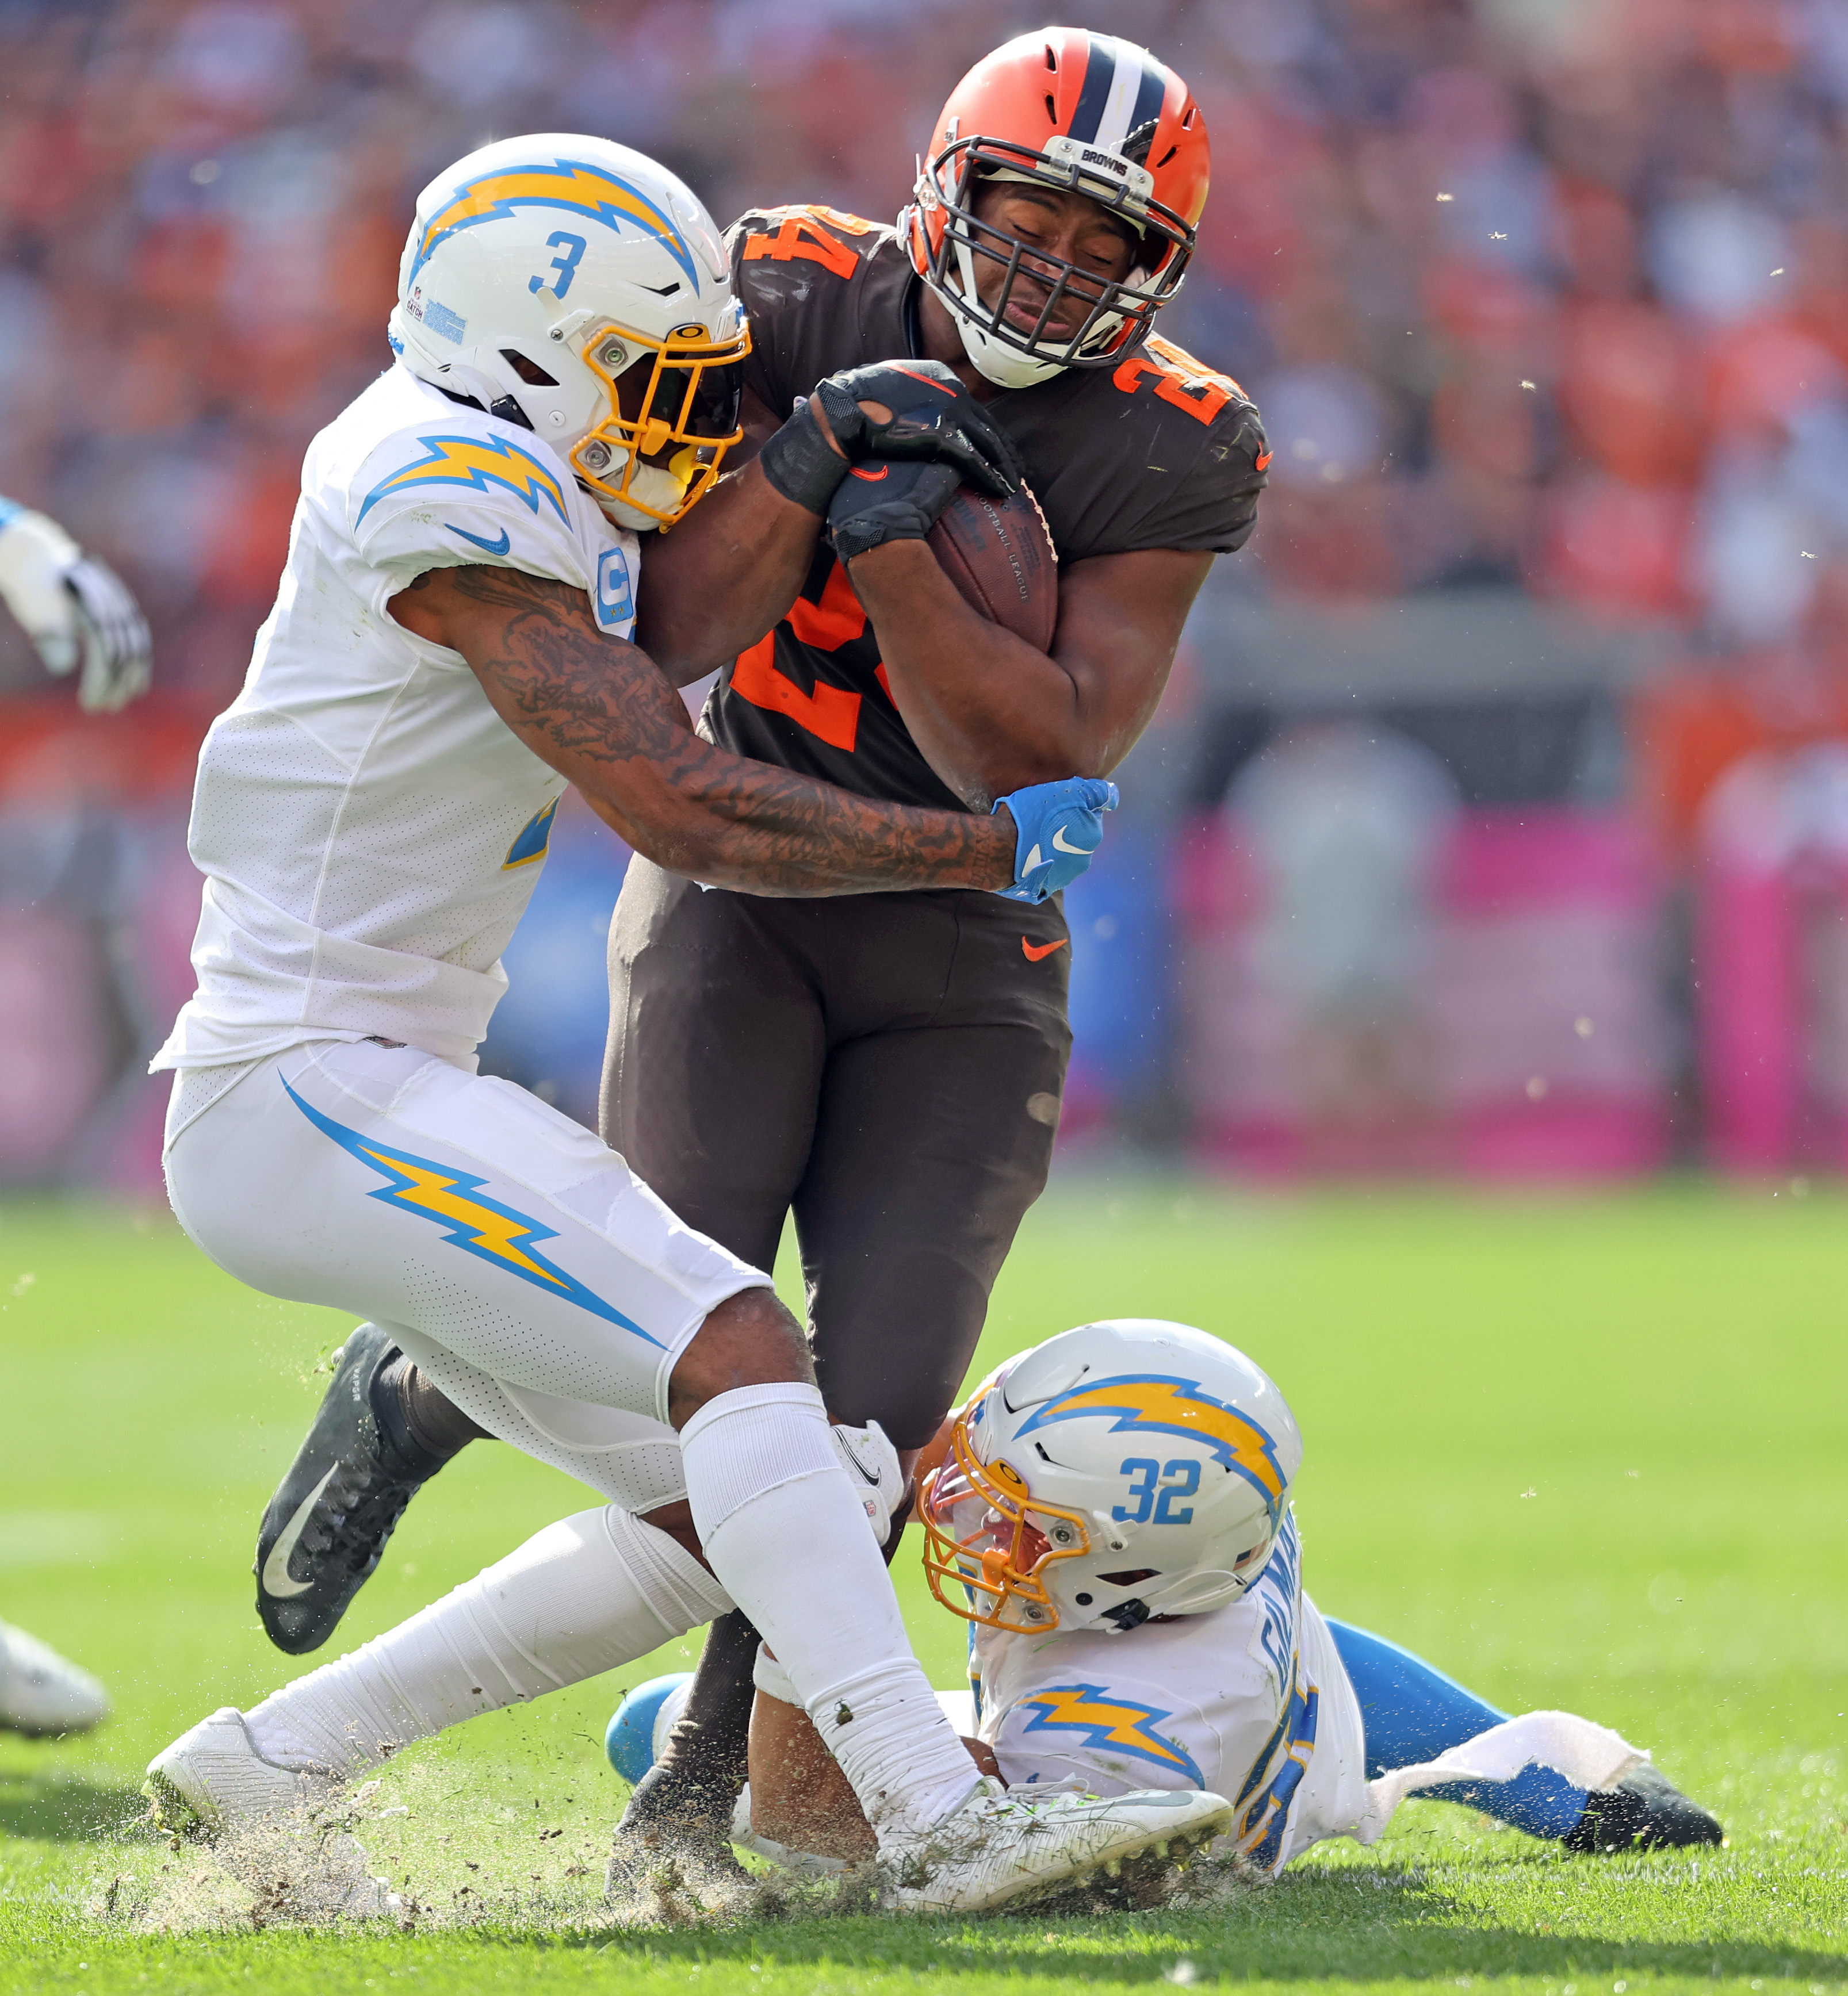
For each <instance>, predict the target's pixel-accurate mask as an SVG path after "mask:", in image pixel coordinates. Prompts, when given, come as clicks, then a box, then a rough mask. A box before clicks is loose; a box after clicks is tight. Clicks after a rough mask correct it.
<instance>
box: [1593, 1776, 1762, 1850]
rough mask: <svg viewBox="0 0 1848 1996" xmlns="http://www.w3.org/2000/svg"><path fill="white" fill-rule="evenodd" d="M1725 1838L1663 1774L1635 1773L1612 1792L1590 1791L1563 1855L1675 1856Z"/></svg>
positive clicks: (1625, 1778) (1697, 1806)
mask: <svg viewBox="0 0 1848 1996" xmlns="http://www.w3.org/2000/svg"><path fill="white" fill-rule="evenodd" d="M1725 1842H1726V1832H1725V1831H1724V1830H1723V1829H1721V1828H1720V1826H1719V1823H1718V1822H1716V1820H1715V1819H1713V1818H1712V1816H1710V1815H1708V1813H1707V1812H1706V1811H1705V1809H1704V1808H1701V1807H1700V1805H1698V1803H1696V1802H1690V1801H1689V1800H1688V1798H1687V1797H1686V1796H1685V1795H1683V1794H1682V1793H1681V1790H1680V1789H1679V1788H1677V1787H1676V1786H1675V1784H1674V1782H1672V1781H1670V1780H1669V1778H1668V1777H1667V1775H1666V1774H1658V1773H1657V1771H1656V1770H1655V1769H1654V1767H1638V1768H1637V1769H1636V1771H1634V1772H1633V1774H1626V1775H1625V1776H1624V1777H1623V1780H1622V1781H1619V1783H1618V1784H1617V1785H1616V1787H1615V1788H1599V1789H1595V1790H1594V1791H1592V1794H1591V1795H1590V1796H1589V1797H1588V1798H1587V1799H1586V1802H1585V1814H1584V1815H1581V1817H1580V1818H1579V1819H1578V1827H1577V1828H1576V1829H1574V1830H1573V1831H1572V1832H1571V1833H1570V1834H1569V1835H1568V1836H1566V1837H1565V1838H1564V1843H1565V1846H1566V1848H1567V1849H1568V1850H1577V1851H1580V1852H1590V1851H1599V1850H1682V1849H1685V1848H1686V1847H1687V1846H1689V1845H1691V1844H1697V1843H1709V1844H1712V1843H1725Z"/></svg>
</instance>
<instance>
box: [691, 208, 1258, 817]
mask: <svg viewBox="0 0 1848 1996" xmlns="http://www.w3.org/2000/svg"><path fill="white" fill-rule="evenodd" d="M727 239H728V243H729V245H730V247H731V267H732V271H733V275H734V279H735V283H736V284H737V287H738V295H739V297H740V298H742V299H743V300H744V301H745V307H746V308H747V310H748V311H749V314H750V319H751V340H752V351H751V355H750V357H749V359H748V360H747V361H746V362H745V380H746V382H747V384H748V386H749V387H750V388H751V389H752V392H753V393H754V394H756V395H757V396H758V397H759V399H760V400H762V401H763V402H764V403H766V404H767V405H768V406H769V408H770V409H771V410H772V411H773V412H774V413H775V414H776V415H777V416H778V417H779V418H782V417H786V416H787V415H790V411H792V409H793V408H794V406H795V403H796V400H797V397H798V396H801V395H806V394H808V393H809V391H810V390H811V389H812V388H813V387H814V385H815V384H816V383H817V381H819V380H821V378H822V377H824V375H828V374H832V373H837V372H838V371H839V370H841V368H844V367H861V366H863V365H865V363H869V362H872V361H876V360H896V359H900V358H903V357H905V356H910V355H914V353H915V351H916V349H915V346H914V325H915V303H914V286H916V285H917V283H918V282H919V280H918V278H917V275H916V274H915V273H914V271H913V270H912V268H911V264H910V259H909V258H908V257H907V255H906V254H905V252H904V250H903V247H902V246H900V243H899V242H898V240H897V239H896V236H894V234H893V231H892V230H891V229H887V228H884V227H882V226H880V225H878V224H877V223H874V222H863V221H862V220H861V219H859V217H858V216H857V215H842V214H841V213H839V212H838V211H837V210H835V209H833V208H772V209H769V210H768V211H767V212H755V213H752V214H748V215H743V216H742V217H740V219H738V221H737V222H735V223H733V225H732V226H731V229H730V230H729V232H728V237H727ZM985 406H986V409H987V411H988V413H989V415H990V416H992V417H993V418H994V419H995V421H996V422H997V423H999V424H1000V426H1001V427H1002V428H1003V429H1005V430H1006V431H1007V432H1008V434H1009V435H1010V436H1011V437H1012V438H1013V440H1014V442H1015V443H1016V444H1017V445H1018V446H1020V454H1021V456H1022V457H1023V458H1024V459H1025V461H1026V465H1027V482H1028V484H1031V487H1033V490H1034V494H1035V496H1036V497H1038V500H1039V502H1040V505H1041V509H1042V510H1043V511H1044V514H1045V516H1046V522H1047V525H1048V527H1049V528H1051V533H1052V543H1053V545H1054V547H1055V549H1056V550H1057V551H1058V558H1059V561H1060V563H1061V564H1064V563H1068V562H1078V561H1084V560H1086V559H1089V558H1090V557H1091V556H1095V555H1115V554H1126V553H1129V552H1132V551H1134V550H1135V549H1143V548H1175V549H1183V550H1190V551H1199V552H1212V553H1216V554H1218V553H1226V552H1230V550H1232V549H1235V548H1238V547H1241V546H1243V545H1244V542H1245V540H1246V539H1247V537H1248V536H1249V535H1250V534H1251V528H1252V527H1253V525H1254V524H1255V522H1256V519H1257V513H1258V493H1259V492H1260V491H1261V490H1262V489H1263V487H1264V484H1265V476H1264V467H1265V465H1266V464H1268V463H1269V461H1270V454H1269V452H1268V449H1267V448H1266V446H1265V439H1264V432H1263V429H1262V428H1261V426H1260V425H1259V422H1258V411H1257V410H1256V409H1255V408H1254V407H1253V406H1252V404H1251V401H1250V400H1249V399H1248V398H1247V396H1246V394H1245V393H1244V390H1243V389H1241V387H1239V385H1238V384H1237V382H1236V381H1234V380H1230V379H1229V378H1228V377H1227V376H1225V375H1223V374H1219V373H1214V371H1213V370H1212V369H1211V368H1210V367H1203V366H1202V365H1201V364H1200V363H1199V362H1198V361H1196V360H1193V359H1192V358H1191V356H1189V355H1187V354H1186V353H1182V351H1181V349H1179V347H1177V346H1172V345H1171V344H1170V343H1169V342H1168V341H1166V340H1164V339H1151V340H1149V341H1148V342H1145V343H1144V344H1143V345H1141V346H1137V347H1134V348H1132V349H1130V352H1129V353H1127V354H1126V355H1125V356H1124V358H1123V360H1121V361H1120V362H1119V363H1118V364H1117V366H1116V367H1112V368H1101V367H1099V368H1071V369H1068V370H1065V372H1064V373H1060V374H1058V375H1055V376H1054V377H1053V378H1052V379H1051V380H1049V381H1044V382H1042V383H1041V384H1038V386H1037V387H1031V388H1017V389H1012V390H1010V391H1007V392H1006V393H1004V394H1001V395H999V396H997V397H996V398H995V399H994V400H993V401H991V402H989V403H987V404H986V405H985ZM704 731H705V732H707V733H708V734H710V735H711V738H713V740H714V741H715V742H718V743H719V744H720V745H721V746H722V747H724V748H729V749H731V750H734V751H735V752H736V753H738V754H739V755H751V756H755V758H757V759H758V760H759V761H760V762H774V763H776V764H778V765H779V766H781V767H783V768H784V769H795V770H799V771H800V772H801V773H802V774H804V776H814V777H819V778H821V779H823V780H824V781H826V782H828V783H838V784H839V785H840V786H841V788H842V789H843V790H854V791H857V792H858V793H859V794H860V795H861V796H862V797H880V798H884V799H886V800H890V801H891V802H893V803H896V804H924V805H929V806H934V807H937V808H939V809H950V810H960V809H962V803H961V800H959V799H958V797H955V794H954V793H952V791H951V790H948V788H947V787H946V786H945V784H944V783H943V782H942V781H941V779H940V778H939V777H938V776H937V774H936V773H935V772H934V770H933V769H931V766H930V765H929V764H928V763H927V762H926V761H925V760H924V757H923V756H922V755H921V754H919V752H918V750H917V745H916V744H915V743H914V742H913V741H912V739H911V737H910V733H909V731H907V728H906V727H905V724H904V722H903V720H901V719H900V716H899V712H898V710H897V708H896V707H895V706H894V705H893V702H892V698H891V695H890V693H889V692H888V690H887V689H886V680H885V674H884V669H883V666H881V664H880V662H879V644H878V641H877V639H876V637H875V635H874V634H873V632H872V629H871V628H870V626H869V624H868V622H867V620H866V614H865V611H863V610H862V608H861V607H860V603H859V597H857V596H855V594H854V591H853V589H852V586H851V585H850V584H849V583H848V579H847V575H846V572H845V570H843V569H842V568H841V566H840V565H839V563H837V562H836V561H835V558H834V556H833V554H832V553H831V552H830V551H829V549H828V546H827V544H826V542H825V541H824V542H822V543H821V545H819V546H818V547H817V550H816V553H815V559H814V564H813V566H811V567H810V570H809V573H808V580H807V582H806V583H804V586H803V589H802V592H801V594H800V597H799V598H798V599H797V602H796V604H795V605H794V606H793V608H792V609H791V611H790V614H789V615H788V617H786V618H785V619H784V620H783V622H782V623H780V624H779V625H777V627H776V629H775V631H773V632H772V633H771V634H770V635H769V636H768V637H766V638H764V639H763V640H762V642H760V643H759V644H756V645H753V646H752V648H751V649H750V650H749V651H748V652H745V653H744V654H743V655H742V656H741V657H740V658H739V659H738V660H737V661H736V662H735V664H734V665H732V666H731V667H730V668H729V669H728V670H727V671H726V673H725V674H724V677H723V678H722V679H721V682H720V683H719V685H718V688H717V690H715V691H714V693H713V696H712V698H711V700H710V701H709V702H708V703H707V708H706V714H705V718H704Z"/></svg>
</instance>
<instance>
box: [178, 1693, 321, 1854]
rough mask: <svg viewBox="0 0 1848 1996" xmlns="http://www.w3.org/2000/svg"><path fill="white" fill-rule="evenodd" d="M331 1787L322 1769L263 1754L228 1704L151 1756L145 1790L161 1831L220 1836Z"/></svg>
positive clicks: (312, 1803) (306, 1805)
mask: <svg viewBox="0 0 1848 1996" xmlns="http://www.w3.org/2000/svg"><path fill="white" fill-rule="evenodd" d="M334 1788H335V1784H334V1782H333V1781H332V1780H330V1779H329V1777H327V1776H326V1775H325V1774H302V1773H301V1772H299V1771H298V1770H297V1769H295V1768H294V1767H277V1765H276V1764H274V1762H273V1761H270V1760H265V1759H264V1758H263V1756H262V1755H261V1754H260V1753H258V1752H257V1750H256V1742H255V1741H254V1740H252V1738H251V1737H250V1729H249V1726H246V1724H245V1723H244V1715H243V1713H242V1712H239V1710H238V1709H237V1707H236V1705H225V1707H224V1708H223V1709H222V1710H220V1711H218V1712H214V1713H213V1714H212V1716H211V1717H210V1718H209V1719H201V1720H200V1721H199V1722H198V1725H197V1726H194V1728H193V1729H192V1730H191V1732H190V1733H181V1735H180V1736H179V1738H178V1739H177V1740H175V1741H174V1743H173V1744H172V1745H171V1746H170V1747H167V1749H166V1750H164V1751H163V1752H162V1753H157V1754H156V1755H155V1757H153V1760H150V1761H149V1763H148V1767H147V1779H146V1781H145V1782H143V1784H142V1793H143V1795H146V1797H147V1798H148V1799H149V1800H150V1802H153V1805H154V1815H155V1818H156V1820H157V1821H158V1822H160V1825H161V1826H162V1827H163V1829H198V1830H201V1831H202V1832H203V1833H205V1835H206V1836H219V1835H220V1834H221V1833H222V1832H224V1831H225V1830H227V1829H232V1830H235V1829H244V1828H246V1827H248V1826H249V1825H251V1824H252V1823H256V1822H267V1821H270V1820H272V1819H274V1818H276V1817H278V1816H285V1815H290V1814H291V1813H292V1812H294V1811H295V1810H298V1809H300V1810H301V1811H303V1812H308V1811H311V1810H312V1809H314V1808H317V1807H318V1806H319V1805H321V1804H322V1803H323V1802H327V1801H328V1800H329V1798H331V1797H332V1795H333V1792H334Z"/></svg>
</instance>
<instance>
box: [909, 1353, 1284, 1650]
mask: <svg viewBox="0 0 1848 1996" xmlns="http://www.w3.org/2000/svg"><path fill="white" fill-rule="evenodd" d="M1302 1463H1303V1439H1302V1437H1301V1436H1300V1434H1299V1433H1298V1432H1297V1429H1296V1420H1295V1418H1294V1417H1293V1416H1292V1414H1291V1413H1290V1410H1289V1405H1288V1403H1287V1402H1285V1399H1284V1397H1283V1395H1282V1393H1281V1392H1278V1389H1277V1388H1276V1386H1275V1384H1274V1383H1273V1382H1272V1381H1271V1380H1270V1379H1269V1378H1268V1377H1267V1376H1266V1375H1265V1374H1264V1373H1263V1372H1262V1371H1260V1370H1259V1369H1258V1367H1257V1366H1255V1365H1253V1364H1252V1363H1251V1360H1250V1359H1248V1358H1246V1357H1245V1355H1244V1353H1243V1352H1241V1351H1234V1349H1233V1347H1231V1346H1230V1345H1229V1344H1224V1343H1222V1342H1221V1340H1220V1339H1218V1338H1217V1337H1209V1336H1208V1335H1207V1334H1206V1332H1205V1331H1203V1330H1194V1329H1193V1328H1192V1327H1191V1326H1189V1325H1187V1324H1184V1323H1165V1322H1162V1321H1161V1320H1157V1319H1155V1318H1148V1317H1121V1318H1118V1319H1117V1320H1114V1321H1112V1322H1109V1323H1088V1324H1084V1325H1082V1326H1081V1327H1079V1329H1078V1330H1068V1331H1064V1332H1062V1333H1061V1334H1059V1336H1058V1337H1053V1338H1048V1340H1047V1341H1046V1342H1045V1343H1044V1344H1041V1345H1038V1346H1037V1347H1035V1348H1034V1350H1032V1351H1027V1352H1024V1353H1023V1354H1021V1355H1020V1357H1019V1358H1015V1359H1013V1360H1010V1361H1009V1363H1008V1364H1007V1365H1004V1366H1003V1368H1001V1369H1000V1371H998V1372H997V1373H996V1374H995V1375H994V1377H993V1378H992V1379H990V1380H989V1382H987V1384H986V1385H984V1386H983V1388H982V1389H980V1390H979V1392H977V1393H976V1395H975V1396H974V1397H973V1398H972V1399H971V1400H970V1401H969V1404H968V1406H966V1407H965V1409H964V1410H963V1412H962V1415H961V1416H959V1417H958V1420H957V1421H956V1423H955V1426H954V1428H953V1430H952V1436H951V1449H950V1455H949V1458H948V1461H945V1464H944V1465H943V1467H942V1468H941V1469H940V1470H938V1471H937V1473H936V1474H935V1475H934V1476H933V1477H932V1478H931V1479H930V1481H929V1482H927V1484H926V1485H925V1487H924V1494H923V1499H922V1509H923V1515H924V1529H925V1540H926V1543H925V1550H924V1571H925V1574H926V1576H927V1578H928V1580H929V1581H930V1585H931V1592H932V1593H933V1594H934V1595H936V1597H937V1599H938V1600H939V1601H940V1602H942V1604H943V1605H944V1606H945V1608H947V1609H949V1610H950V1611H951V1612H952V1614H955V1615H960V1616H963V1617H964V1618H965V1619H966V1620H968V1621H971V1622H977V1623H981V1624H983V1626H985V1627H988V1628H996V1629H1013V1630H1017V1631H1020V1632H1022V1633H1035V1634H1041V1635H1043V1634H1044V1633H1046V1631H1047V1630H1048V1629H1055V1628H1066V1629H1117V1630H1121V1629H1134V1628H1135V1627H1137V1626H1138V1625H1139V1624H1141V1623H1144V1622H1146V1621H1148V1619H1149V1618H1150V1617H1151V1616H1155V1615H1203V1614H1206V1612H1209V1611H1210V1609H1215V1608H1223V1607H1224V1606H1225V1605H1226V1604H1227V1602H1230V1601H1233V1600H1235V1599H1237V1597H1238V1596H1239V1595H1241V1594H1243V1593H1244V1591H1245V1590H1246V1588H1248V1587H1249V1586H1250V1585H1251V1583H1252V1582H1253V1581H1254V1580H1256V1579H1257V1578H1258V1575H1259V1574H1261V1573H1262V1572H1263V1571H1264V1569H1265V1565H1266V1564H1267V1563H1268V1561H1269V1559H1270V1557H1271V1553H1272V1548H1273V1547H1274V1546H1275V1543H1276V1540H1277V1534H1278V1531H1279V1530H1281V1529H1282V1524H1283V1520H1284V1516H1285V1512H1286V1511H1287V1510H1288V1509H1289V1493H1290V1486H1291V1485H1292V1483H1293V1482H1295V1480H1296V1472H1297V1471H1298V1470H1299V1468H1301V1467H1302Z"/></svg>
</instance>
